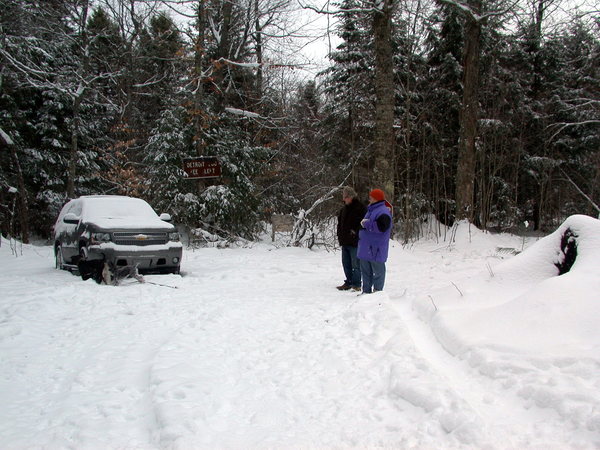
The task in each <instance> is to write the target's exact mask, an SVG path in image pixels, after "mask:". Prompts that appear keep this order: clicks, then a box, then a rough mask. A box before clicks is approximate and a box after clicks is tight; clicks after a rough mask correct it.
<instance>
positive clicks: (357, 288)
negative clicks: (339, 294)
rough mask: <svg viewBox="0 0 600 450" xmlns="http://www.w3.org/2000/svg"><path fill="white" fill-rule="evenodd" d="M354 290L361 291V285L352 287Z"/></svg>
mask: <svg viewBox="0 0 600 450" xmlns="http://www.w3.org/2000/svg"><path fill="white" fill-rule="evenodd" d="M352 290H353V291H356V292H358V291H360V286H354V287H353V288H352Z"/></svg>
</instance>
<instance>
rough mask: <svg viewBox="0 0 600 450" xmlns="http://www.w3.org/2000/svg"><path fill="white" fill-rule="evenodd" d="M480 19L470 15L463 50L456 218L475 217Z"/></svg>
mask: <svg viewBox="0 0 600 450" xmlns="http://www.w3.org/2000/svg"><path fill="white" fill-rule="evenodd" d="M469 5H470V6H471V9H472V10H473V12H474V13H475V14H479V12H480V11H481V0H472V1H471V2H470V3H469ZM480 35H481V23H480V22H479V21H478V20H476V19H475V18H474V17H472V16H471V15H467V18H466V25H465V49H464V54H463V99H462V108H461V113H460V135H459V141H458V166H457V168H456V218H457V219H458V220H461V219H468V220H469V221H473V217H474V206H475V205H474V183H475V140H476V138H477V115H478V109H479V108H478V90H479V86H478V84H479V39H480Z"/></svg>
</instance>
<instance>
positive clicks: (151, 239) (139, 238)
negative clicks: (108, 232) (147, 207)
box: [113, 232, 169, 245]
mask: <svg viewBox="0 0 600 450" xmlns="http://www.w3.org/2000/svg"><path fill="white" fill-rule="evenodd" d="M113 240H114V242H115V244H120V245H157V244H158V245H164V244H166V243H167V242H168V241H169V237H168V236H167V233H125V232H118V233H113Z"/></svg>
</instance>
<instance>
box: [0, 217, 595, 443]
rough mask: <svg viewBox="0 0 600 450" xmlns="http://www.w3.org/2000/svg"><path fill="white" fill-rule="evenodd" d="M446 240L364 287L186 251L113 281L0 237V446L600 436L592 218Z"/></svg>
mask: <svg viewBox="0 0 600 450" xmlns="http://www.w3.org/2000/svg"><path fill="white" fill-rule="evenodd" d="M566 227H570V228H571V229H572V230H573V231H575V233H576V234H577V235H578V238H577V241H578V244H579V247H578V258H577V260H576V262H575V265H574V266H573V268H572V269H571V271H570V272H569V273H567V274H565V275H562V276H560V277H558V276H556V275H555V274H556V272H557V271H556V268H555V267H554V264H553V263H554V262H556V261H558V260H559V259H560V257H561V255H560V252H559V251H558V249H559V247H560V237H561V236H562V233H563V232H564V229H565V228H566ZM450 235H452V236H454V237H455V240H454V242H452V243H448V242H443V241H441V240H435V239H430V240H423V241H421V242H419V243H417V244H414V245H412V246H408V247H403V246H402V245H400V244H399V243H397V242H393V243H392V248H391V251H390V259H389V262H388V278H387V281H386V287H385V291H384V292H381V293H376V294H372V295H366V296H356V295H355V293H350V292H340V291H337V290H335V288H334V286H335V285H337V284H339V283H340V282H341V281H342V270H341V265H340V261H339V260H340V254H339V252H326V251H310V250H307V249H301V248H276V247H274V246H272V245H270V244H269V243H268V242H264V243H261V244H256V245H255V246H253V247H252V248H237V249H214V248H207V249H200V250H195V251H192V250H188V251H184V260H183V263H182V271H183V276H181V277H180V276H175V275H163V276H159V275H152V276H146V277H145V278H146V280H147V281H148V282H149V283H146V284H136V283H132V284H128V285H126V286H116V287H115V286H104V285H97V284H96V283H95V282H93V281H92V280H88V281H82V280H81V278H79V277H76V276H73V275H71V274H69V273H67V272H64V271H58V270H55V269H54V267H53V266H54V261H53V255H52V249H51V247H48V246H29V245H22V246H21V245H17V246H16V247H15V246H14V245H13V246H11V245H9V243H8V241H6V240H3V241H2V245H1V247H0V267H1V270H0V398H1V399H2V407H1V408H0V448H2V449H22V448H28V449H29V448H52V449H54V448H77V449H82V448H83V449H96V448H98V449H99V448H140V449H154V448H181V449H190V448H348V447H359V448H365V447H371V448H372V447H386V448H428V449H429V448H436V449H438V448H489V449H508V448H514V449H522V448H536V449H538V448H539V449H542V448H543V449H564V448H600V294H598V293H599V292H600V273H599V270H600V269H599V268H600V221H598V220H596V219H592V218H589V217H584V216H575V217H572V218H570V219H569V221H567V223H566V224H564V225H563V226H562V227H561V229H559V230H557V232H556V233H553V234H552V235H550V236H548V237H546V238H543V239H541V240H536V239H533V238H532V239H527V240H523V239H522V238H517V237H514V236H510V235H491V234H487V233H483V232H481V231H479V230H477V229H475V228H474V227H468V226H466V225H461V226H460V227H458V229H456V230H454V233H452V234H449V235H448V236H450ZM523 248H524V249H525V251H523V252H522V253H521V254H519V255H517V256H514V257H513V256H510V255H509V251H508V250H507V249H516V250H521V249H523ZM150 282H152V283H158V284H162V285H164V286H160V285H158V284H150ZM168 286H171V287H168ZM173 287H176V289H175V288H173Z"/></svg>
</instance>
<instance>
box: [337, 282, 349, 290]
mask: <svg viewBox="0 0 600 450" xmlns="http://www.w3.org/2000/svg"><path fill="white" fill-rule="evenodd" d="M336 289H337V290H338V291H347V290H349V289H350V285H348V284H346V283H344V284H342V285H341V286H336Z"/></svg>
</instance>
